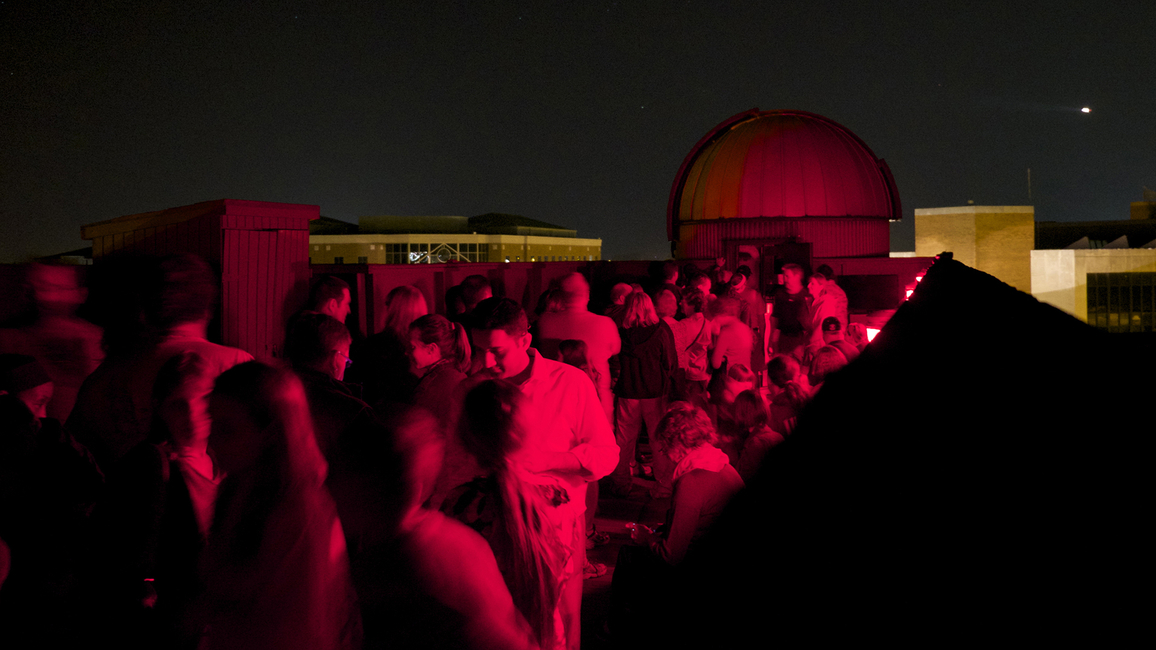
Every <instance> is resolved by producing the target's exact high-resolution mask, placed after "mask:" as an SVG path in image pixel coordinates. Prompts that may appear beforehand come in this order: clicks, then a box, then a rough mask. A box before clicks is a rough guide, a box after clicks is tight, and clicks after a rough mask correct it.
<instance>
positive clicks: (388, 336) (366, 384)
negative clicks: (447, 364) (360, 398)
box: [354, 284, 430, 407]
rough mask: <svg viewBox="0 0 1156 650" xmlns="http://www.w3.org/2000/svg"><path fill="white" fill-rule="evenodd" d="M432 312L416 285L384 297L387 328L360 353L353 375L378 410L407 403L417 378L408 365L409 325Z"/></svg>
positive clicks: (383, 328)
mask: <svg viewBox="0 0 1156 650" xmlns="http://www.w3.org/2000/svg"><path fill="white" fill-rule="evenodd" d="M428 313H430V312H429V307H428V306H427V305H426V300H425V295H423V294H422V292H421V291H420V290H419V289H418V288H417V287H414V286H411V285H408V284H403V285H401V286H398V287H394V288H393V289H392V290H390V292H389V293H388V294H387V295H386V297H385V325H384V327H382V329H381V331H380V332H378V333H376V334H374V335H373V336H371V337H369V338H368V339H366V341H365V346H364V348H363V349H364V352H362V350H357V351H356V352H355V354H354V358H355V359H356V360H357V361H358V362H359V363H357V364H356V365H357V366H358V368H357V370H356V372H355V373H354V375H355V376H356V378H357V380H358V381H360V382H361V383H362V387H363V389H364V391H365V401H366V402H368V403H370V404H372V405H373V406H375V407H380V406H382V405H384V404H408V403H410V402H411V401H412V400H413V390H414V388H415V387H416V386H417V377H415V376H414V375H413V373H411V372H410V366H409V326H410V324H411V323H413V322H414V321H415V320H417V319H418V318H421V317H422V316H425V315H426V314H428Z"/></svg>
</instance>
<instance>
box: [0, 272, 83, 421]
mask: <svg viewBox="0 0 1156 650" xmlns="http://www.w3.org/2000/svg"><path fill="white" fill-rule="evenodd" d="M78 268H79V267H74V266H53V265H48V264H29V265H27V266H25V267H24V279H25V283H26V284H27V288H28V289H29V291H30V293H31V298H32V305H33V310H34V311H35V317H34V319H33V321H32V322H31V323H29V324H27V325H25V326H23V327H20V328H18V329H6V330H0V353H3V352H7V353H18V354H30V355H32V356H34V357H36V358H37V359H38V360H40V363H41V364H43V366H44V370H45V371H46V372H47V373H48V376H49V377H51V378H52V384H53V386H54V388H55V389H54V391H53V394H52V399H51V400H50V401H49V402H48V408H47V414H48V417H51V418H54V419H56V420H59V421H61V422H64V421H66V420H68V415H69V414H70V413H71V412H72V406H73V405H74V404H75V403H76V395H77V393H78V392H79V391H80V386H81V384H83V383H84V379H85V378H86V377H88V375H90V374H91V373H92V371H94V370H96V368H97V367H98V366H99V365H100V362H101V361H102V360H103V359H104V351H103V350H102V349H101V328H99V327H97V326H96V325H94V324H92V323H90V322H88V321H87V320H84V319H83V318H79V317H78V316H77V315H76V313H77V309H78V308H79V307H80V305H81V304H82V303H83V302H84V300H85V296H86V295H87V291H86V289H85V288H84V287H83V286H81V283H80V278H79V277H78V275H77V269H78Z"/></svg>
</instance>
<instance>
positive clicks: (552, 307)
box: [531, 287, 566, 329]
mask: <svg viewBox="0 0 1156 650" xmlns="http://www.w3.org/2000/svg"><path fill="white" fill-rule="evenodd" d="M565 308H566V304H565V302H563V298H562V290H561V289H559V288H557V287H555V288H552V289H547V290H545V291H543V292H542V295H540V296H538V306H537V307H535V308H534V324H535V325H537V321H538V320H539V319H541V318H542V314H557V313H558V312H560V311H562V310H563V309H565ZM531 329H532V328H531Z"/></svg>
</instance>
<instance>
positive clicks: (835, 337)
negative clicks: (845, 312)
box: [822, 316, 843, 345]
mask: <svg viewBox="0 0 1156 650" xmlns="http://www.w3.org/2000/svg"><path fill="white" fill-rule="evenodd" d="M822 328H823V342H824V343H826V344H828V345H830V344H831V343H833V342H835V341H842V340H843V325H842V324H841V323H840V322H839V319H838V318H835V317H834V316H828V317H826V318H824V319H823V322H822Z"/></svg>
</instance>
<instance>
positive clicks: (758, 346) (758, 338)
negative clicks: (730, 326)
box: [730, 265, 767, 386]
mask: <svg viewBox="0 0 1156 650" xmlns="http://www.w3.org/2000/svg"><path fill="white" fill-rule="evenodd" d="M750 278H751V269H750V267H748V266H746V265H743V266H740V267H739V268H738V270H737V271H736V272H735V274H734V275H733V276H731V280H730V287H731V289H733V290H734V292H735V295H736V296H737V297H738V299H739V300H740V301H742V308H741V309H740V310H739V318H740V319H741V320H742V321H743V322H744V323H745V324H746V326H747V327H749V328H751V359H750V363H749V364H748V365H749V366H750V369H751V372H753V373H755V377H756V378H757V381H758V385H759V386H762V384H763V382H762V380H763V371H764V370H766V369H767V342H766V338H765V336H764V331H765V330H766V323H767V301H766V299H765V298H763V294H762V292H760V291H758V289H757V288H756V287H754V286H752V284H751V281H750Z"/></svg>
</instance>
